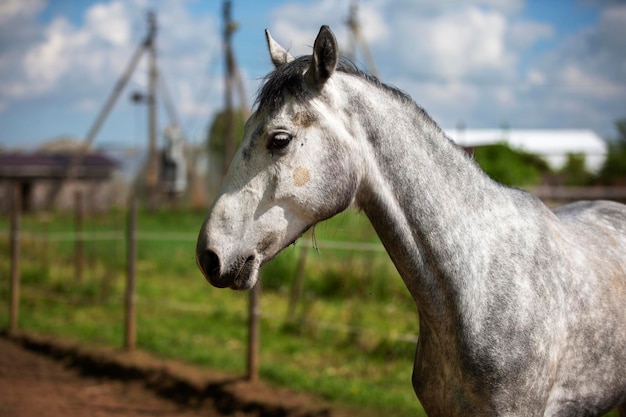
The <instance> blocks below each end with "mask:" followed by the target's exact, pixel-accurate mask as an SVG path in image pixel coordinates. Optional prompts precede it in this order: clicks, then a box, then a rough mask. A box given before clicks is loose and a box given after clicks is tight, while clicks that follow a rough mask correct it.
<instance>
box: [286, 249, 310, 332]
mask: <svg viewBox="0 0 626 417" xmlns="http://www.w3.org/2000/svg"><path fill="white" fill-rule="evenodd" d="M308 254H309V248H307V247H306V246H305V245H302V248H301V249H300V258H299V259H298V265H297V267H296V276H295V278H294V280H293V285H292V287H291V292H290V293H289V304H288V305H287V317H286V321H287V322H288V323H291V322H294V321H295V319H296V308H297V307H298V303H299V302H300V298H301V297H302V285H303V283H304V267H305V266H306V259H307V256H308Z"/></svg>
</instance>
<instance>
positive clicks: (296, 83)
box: [255, 55, 412, 114]
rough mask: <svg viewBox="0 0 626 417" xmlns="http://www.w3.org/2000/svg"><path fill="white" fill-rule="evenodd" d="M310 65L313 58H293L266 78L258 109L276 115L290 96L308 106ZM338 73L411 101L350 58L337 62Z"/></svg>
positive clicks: (310, 92)
mask: <svg viewBox="0 0 626 417" xmlns="http://www.w3.org/2000/svg"><path fill="white" fill-rule="evenodd" d="M310 64H311V56H310V55H305V56H300V57H298V58H296V59H294V60H293V61H292V62H290V63H288V64H284V65H281V66H280V67H278V68H276V69H275V70H274V71H272V72H270V73H269V74H268V75H267V76H266V77H265V81H264V83H263V85H262V86H261V89H260V90H259V93H258V95H257V99H256V101H255V105H257V106H258V108H263V109H265V110H267V111H268V112H269V113H270V114H274V113H275V112H277V111H278V110H279V109H280V108H281V107H282V106H283V105H284V104H285V97H286V95H287V94H288V95H289V96H291V97H293V98H294V99H295V100H296V102H298V103H305V102H307V101H308V100H311V99H312V98H313V96H314V92H313V90H311V89H310V88H309V87H308V86H307V85H306V83H305V80H304V73H305V72H306V70H307V69H308V68H309V65H310ZM336 70H337V71H339V72H343V73H346V74H350V75H354V76H357V77H359V78H362V79H364V80H367V81H368V82H370V83H372V84H373V85H375V86H376V87H379V88H383V89H386V90H388V91H390V92H392V93H393V94H394V95H396V96H397V97H398V98H400V99H402V100H408V101H411V102H412V100H411V98H410V97H409V96H408V95H407V94H405V93H404V92H402V91H400V90H398V89H397V88H394V87H390V86H388V85H386V84H383V83H381V82H380V81H379V80H378V78H376V77H374V76H373V75H371V74H368V73H366V72H364V71H362V70H360V69H359V68H358V67H357V66H356V65H355V64H354V63H353V62H352V61H351V60H350V59H348V58H346V57H340V58H339V62H338V63H337V69H336Z"/></svg>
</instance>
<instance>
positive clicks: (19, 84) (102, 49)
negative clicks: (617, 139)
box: [0, 0, 626, 148]
mask: <svg viewBox="0 0 626 417" xmlns="http://www.w3.org/2000/svg"><path fill="white" fill-rule="evenodd" d="M221 3H222V2H221V1H218V0H213V1H201V0H189V1H183V0H163V1H152V0H131V1H115V0H113V1H107V0H100V1H97V0H87V1H80V2H79V1H72V0H1V1H0V147H5V148H14V147H18V146H21V147H34V146H37V145H38V144H41V143H43V142H45V141H48V140H50V139H53V138H56V137H61V136H74V137H78V138H82V137H84V136H85V135H86V133H87V132H88V130H89V128H90V126H91V125H92V123H93V122H94V120H95V118H96V115H97V114H98V111H99V110H100V108H101V107H102V105H103V104H104V102H105V100H106V98H107V96H108V94H109V93H110V92H111V91H112V89H113V87H114V85H115V82H116V81H117V79H118V78H119V76H120V74H121V72H122V71H123V69H124V68H125V67H126V65H127V64H128V62H129V60H130V57H131V55H132V54H133V52H134V50H135V49H136V48H137V45H138V44H139V43H140V42H141V40H142V39H143V38H144V36H145V33H146V19H145V14H146V11H147V10H148V9H152V10H154V11H155V12H156V13H157V19H158V25H159V36H158V41H157V42H158V54H159V63H160V70H161V74H162V75H163V78H164V79H165V81H166V85H167V86H168V89H169V91H170V93H171V96H172V98H173V101H174V103H175V106H176V108H177V112H178V114H179V119H180V121H181V124H182V127H183V129H184V131H185V134H186V136H187V137H188V138H189V139H190V140H193V141H199V140H202V138H203V137H204V135H205V132H206V128H207V126H208V124H209V122H210V120H211V118H212V117H213V115H214V113H215V112H216V111H217V110H218V109H219V108H220V107H221V105H222V101H223V99H222V97H223V86H222V79H223V67H224V64H223V59H222V56H221V51H220V45H221V40H220V36H221V35H220V34H221V31H222V22H221V13H222V10H221V7H222V4H221ZM350 3H351V2H350V0H292V1H287V0H270V1H257V0H234V1H233V17H234V19H235V20H236V21H237V22H238V24H239V29H238V31H237V32H236V33H235V35H234V49H235V53H236V57H237V60H238V63H239V65H240V70H241V73H242V75H243V79H244V81H245V90H246V93H247V96H248V97H247V102H248V103H251V102H252V101H253V97H254V94H255V92H256V90H257V89H258V87H259V83H260V80H261V78H262V77H263V76H264V75H265V74H266V73H267V72H268V71H269V70H270V69H271V64H270V60H269V57H268V55H267V52H266V48H265V40H264V36H263V30H264V29H265V28H269V29H270V30H271V31H272V34H273V36H274V38H275V39H276V40H278V41H279V42H280V43H281V44H283V45H284V46H285V47H287V48H289V49H290V50H291V52H292V53H293V54H295V55H299V54H305V53H310V48H311V45H312V43H313V40H314V37H315V35H316V34H317V31H318V30H319V27H320V25H322V24H328V25H330V26H331V28H332V29H333V30H334V31H335V34H336V35H337V38H338V40H339V43H340V45H341V46H342V47H343V48H344V50H348V49H349V45H350V42H351V40H350V39H351V38H350V36H349V32H348V30H347V27H346V24H345V22H346V19H347V17H348V10H349V5H350ZM359 17H360V22H361V26H362V32H363V35H364V38H365V39H366V41H367V44H368V45H369V48H370V50H371V52H372V55H373V57H374V60H375V63H376V66H377V70H378V73H379V75H380V77H381V78H382V80H383V81H384V82H386V83H389V84H393V85H395V86H397V87H399V88H401V89H402V90H404V91H406V92H408V93H409V94H410V95H411V96H412V97H413V98H414V99H415V101H416V102H417V103H418V104H420V105H421V106H422V107H424V108H425V109H426V110H427V112H428V113H429V114H430V115H431V116H432V117H433V118H434V119H435V120H436V121H437V122H438V123H439V124H440V125H441V126H442V127H444V128H453V127H454V126H456V125H457V124H459V123H463V124H464V125H465V126H467V127H468V128H499V127H502V126H504V125H506V126H510V127H511V128H585V129H593V130H594V131H596V132H597V133H598V134H599V135H601V136H603V137H611V136H615V131H614V122H615V121H616V120H617V119H619V118H625V117H626V1H624V0H550V1H546V0H394V1H392V0H361V1H360V2H359ZM357 59H358V60H359V61H360V62H363V63H365V62H366V61H367V60H366V58H365V57H364V56H363V55H357ZM146 85H147V77H146V66H145V63H144V62H142V63H141V64H140V65H139V67H138V69H137V71H136V72H135V74H134V75H133V77H132V79H131V80H130V82H129V84H128V86H127V87H126V90H125V91H124V93H123V94H122V95H121V97H120V99H119V101H118V103H117V105H116V106H115V108H114V110H113V111H112V113H111V116H110V117H109V118H108V119H107V121H106V122H105V124H104V126H103V128H102V130H101V131H100V133H99V135H98V136H97V137H96V139H95V143H94V144H95V145H96V146H99V147H127V146H128V147H140V146H145V145H146V125H147V117H146V109H145V106H143V105H135V104H132V103H131V102H130V100H129V97H130V95H131V94H132V93H133V92H135V91H145V88H146ZM159 122H160V124H161V126H164V125H165V124H166V123H167V122H168V118H167V115H166V113H165V112H163V111H161V112H160V114H159Z"/></svg>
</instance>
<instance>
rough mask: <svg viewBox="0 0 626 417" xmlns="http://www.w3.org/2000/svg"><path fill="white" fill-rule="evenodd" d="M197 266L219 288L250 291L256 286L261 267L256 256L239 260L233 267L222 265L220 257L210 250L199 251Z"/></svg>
mask: <svg viewBox="0 0 626 417" xmlns="http://www.w3.org/2000/svg"><path fill="white" fill-rule="evenodd" d="M196 264H197V265H198V268H199V269H200V271H202V273H203V274H204V277H205V278H206V280H207V281H208V282H209V284H211V285H213V286H214V287H217V288H231V289H233V290H248V289H250V288H252V287H254V284H256V280H257V276H258V270H259V265H258V263H257V258H256V256H255V255H250V256H247V257H240V258H238V259H237V260H236V261H235V262H234V263H233V264H232V265H229V266H225V265H222V262H221V261H220V258H219V256H218V255H217V254H216V253H215V252H214V251H212V250H210V249H205V250H198V251H197V253H196Z"/></svg>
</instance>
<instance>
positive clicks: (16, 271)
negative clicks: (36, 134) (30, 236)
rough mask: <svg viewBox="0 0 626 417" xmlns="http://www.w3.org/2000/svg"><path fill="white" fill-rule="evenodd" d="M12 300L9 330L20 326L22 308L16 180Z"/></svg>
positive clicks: (19, 196)
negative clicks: (19, 318) (19, 316)
mask: <svg viewBox="0 0 626 417" xmlns="http://www.w3.org/2000/svg"><path fill="white" fill-rule="evenodd" d="M11 200H12V203H13V204H12V205H11V206H12V207H11V302H10V305H9V331H11V332H14V331H16V330H17V328H18V315H19V310H20V211H21V210H22V187H21V184H20V183H19V182H15V183H13V184H12V187H11Z"/></svg>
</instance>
